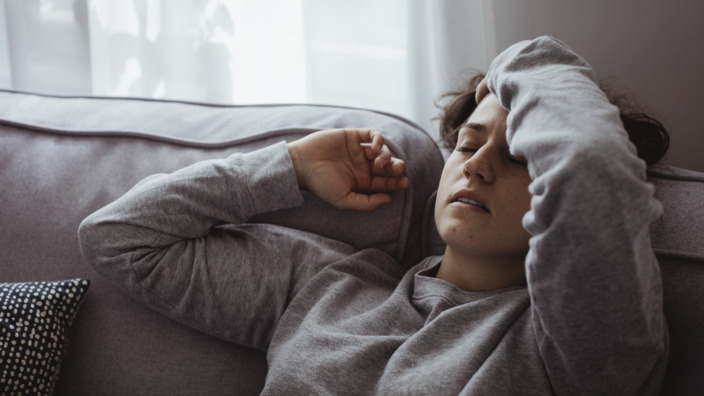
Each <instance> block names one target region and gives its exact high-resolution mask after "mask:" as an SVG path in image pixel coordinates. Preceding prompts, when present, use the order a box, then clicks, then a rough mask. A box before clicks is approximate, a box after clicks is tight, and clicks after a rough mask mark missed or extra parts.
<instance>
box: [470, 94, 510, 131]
mask: <svg viewBox="0 0 704 396" xmlns="http://www.w3.org/2000/svg"><path fill="white" fill-rule="evenodd" d="M507 116H508V111H506V109H504V108H503V107H501V105H500V104H499V100H498V99H497V98H496V96H495V95H493V94H488V95H487V96H485V97H484V98H483V99H482V101H481V102H479V105H478V106H477V108H476V109H475V110H474V112H472V114H471V115H470V116H469V118H468V119H467V121H466V122H465V126H466V128H462V129H461V130H460V136H462V135H465V134H470V135H487V137H488V135H491V134H494V133H500V134H505V133H506V117H507Z"/></svg>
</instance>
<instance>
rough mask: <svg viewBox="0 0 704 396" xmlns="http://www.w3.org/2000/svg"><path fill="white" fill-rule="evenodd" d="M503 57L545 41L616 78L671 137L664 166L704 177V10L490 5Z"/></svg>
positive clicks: (612, 2) (659, 2)
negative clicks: (528, 42) (519, 45)
mask: <svg viewBox="0 0 704 396" xmlns="http://www.w3.org/2000/svg"><path fill="white" fill-rule="evenodd" d="M488 1H489V2H491V6H490V7H491V8H493V15H494V20H493V26H491V25H490V24H489V26H488V28H490V29H493V30H494V31H495V37H496V43H495V47H496V51H499V52H500V51H501V50H503V49H504V48H506V47H508V46H509V45H510V44H512V43H514V42H516V41H519V40H522V39H529V38H533V37H536V36H539V35H543V34H548V35H551V36H554V37H556V38H558V39H560V40H562V41H563V42H565V43H566V44H567V45H569V46H570V47H571V48H572V49H574V50H575V51H577V52H578V53H579V54H581V55H582V56H583V57H584V58H585V59H587V61H589V63H590V64H591V65H592V67H594V69H595V70H596V72H597V73H598V74H599V76H600V77H609V76H613V77H616V80H615V83H616V85H618V86H622V87H626V88H628V89H629V91H630V92H632V93H633V94H634V95H635V97H636V98H637V99H638V101H639V102H640V104H641V105H643V106H644V107H645V109H646V110H647V112H648V113H649V114H650V115H652V116H654V117H656V118H658V119H659V120H660V121H661V122H663V124H664V125H665V127H666V128H667V129H668V130H669V132H670V135H671V146H670V151H669V153H668V155H667V156H666V158H665V162H666V163H668V164H671V165H675V166H679V167H683V168H688V169H694V170H698V171H703V172H704V125H703V124H704V2H703V1H696V0H691V1H685V0H670V1H665V0H591V1H588V0H582V1H579V0H520V1H519V0H494V1H492V0H488Z"/></svg>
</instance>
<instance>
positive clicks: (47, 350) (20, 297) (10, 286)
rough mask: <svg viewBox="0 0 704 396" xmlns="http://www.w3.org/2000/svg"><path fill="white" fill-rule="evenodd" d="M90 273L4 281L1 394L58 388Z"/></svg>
mask: <svg viewBox="0 0 704 396" xmlns="http://www.w3.org/2000/svg"><path fill="white" fill-rule="evenodd" d="M89 285H90V281H89V280H88V279H73V280H66V281H58V282H29V283H0V304H1V305H0V394H2V395H6V394H8V395H12V394H22V395H24V394H47V395H50V394H51V393H52V392H53V389H54V383H55V382H56V379H57V378H58V374H59V366H60V365H61V360H62V358H63V354H64V344H65V341H66V334H67V332H68V329H69V327H70V326H71V323H72V322H73V319H74V317H75V316H76V313H77V312H78V308H79V306H80V304H81V300H82V299H83V296H84V295H85V293H86V291H87V290H88V286H89Z"/></svg>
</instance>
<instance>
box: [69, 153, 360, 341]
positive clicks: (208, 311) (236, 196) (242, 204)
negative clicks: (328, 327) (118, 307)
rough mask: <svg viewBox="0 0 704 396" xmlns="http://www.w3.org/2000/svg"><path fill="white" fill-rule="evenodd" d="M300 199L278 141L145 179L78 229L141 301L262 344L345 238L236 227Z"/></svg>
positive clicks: (208, 329)
mask: <svg viewBox="0 0 704 396" xmlns="http://www.w3.org/2000/svg"><path fill="white" fill-rule="evenodd" d="M302 202H303V198H302V196H301V193H300V190H299V188H298V184H297V182H296V176H295V172H294V170H293V165H292V163H291V159H290V157H289V154H288V150H287V148H286V145H285V143H283V142H282V143H279V144H276V145H274V146H270V147H268V148H265V149H262V150H259V151H256V152H252V153H247V154H240V153H238V154H233V155H231V156H230V157H228V158H226V159H220V160H211V161H204V162H200V163H197V164H194V165H192V166H189V167H187V168H184V169H181V170H178V171H176V172H174V173H171V174H160V175H154V176H151V177H148V178H147V179H145V180H143V181H142V182H140V183H139V184H137V185H136V186H135V187H133V188H132V189H131V190H130V191H129V192H127V193H126V194H125V195H124V196H122V197H121V198H119V199H118V200H116V201H115V202H113V203H111V204H110V205H108V206H106V207H104V208H102V209H100V210H98V211H97V212H95V213H93V214H91V215H90V216H89V217H87V218H86V219H85V220H84V221H83V222H82V223H81V225H80V227H79V239H80V243H81V250H82V252H83V255H84V257H85V258H86V260H87V261H88V262H89V263H90V264H91V265H93V266H94V267H95V268H96V270H97V271H98V272H99V273H100V274H102V275H104V276H105V277H106V278H108V280H110V281H111V282H113V283H115V284H116V285H118V286H119V287H121V288H123V289H124V290H125V291H127V292H128V293H129V294H131V295H132V296H133V297H135V298H136V299H137V300H139V301H140V302H142V303H144V304H146V305H148V306H150V307H151V308H154V309H155V310H157V311H159V312H161V313H163V314H164V315H166V316H168V317H170V318H172V319H174V320H176V321H178V322H181V323H183V324H186V325H188V326H190V327H193V328H195V329H198V330H201V331H203V332H205V333H208V334H211V335H214V336H217V337H220V338H222V339H225V340H228V341H231V342H235V343H238V344H241V345H246V346H251V347H256V348H261V349H265V348H267V346H268V343H269V341H270V339H271V336H272V335H273V331H274V329H275V327H276V324H277V322H278V320H279V318H280V317H281V315H282V314H283V311H284V310H285V308H286V306H287V305H288V302H289V301H290V300H291V299H292V298H293V296H294V295H295V294H296V292H297V291H298V290H299V289H300V288H301V287H302V285H303V284H304V283H305V282H306V281H307V280H308V279H310V278H311V277H312V276H313V275H315V273H316V272H317V271H318V270H319V269H321V268H322V266H324V265H326V264H329V263H333V262H335V261H337V260H339V259H342V258H343V257H345V256H348V255H350V254H352V253H353V251H352V248H351V247H350V246H348V245H346V244H343V243H340V242H336V241H332V240H328V239H325V238H322V237H319V236H316V235H312V234H308V233H304V232H301V231H296V230H291V229H288V228H284V227H277V226H273V225H261V224H243V222H245V221H246V220H247V219H249V218H250V217H252V216H254V215H256V214H259V213H265V212H272V211H276V210H279V209H285V208H290V207H294V206H297V205H300V204H301V203H302Z"/></svg>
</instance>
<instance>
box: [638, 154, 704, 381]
mask: <svg viewBox="0 0 704 396" xmlns="http://www.w3.org/2000/svg"><path fill="white" fill-rule="evenodd" d="M648 179H649V181H650V182H651V183H653V184H654V185H655V189H656V190H655V191H656V192H655V196H656V197H657V198H658V200H659V201H660V202H661V203H662V204H663V208H664V213H663V215H662V217H661V218H660V219H658V220H657V221H655V222H654V223H653V225H652V226H651V233H650V235H651V240H652V244H653V249H654V250H655V254H656V255H657V257H658V259H659V261H660V269H661V271H662V277H663V294H664V296H663V297H664V306H665V316H666V318H667V324H668V328H669V330H670V359H669V363H668V367H667V374H666V377H665V385H664V388H663V395H700V394H702V393H704V337H703V336H702V329H704V173H701V172H693V171H689V170H685V169H680V168H675V167H670V166H664V165H657V166H653V167H651V168H650V169H649V170H648Z"/></svg>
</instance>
